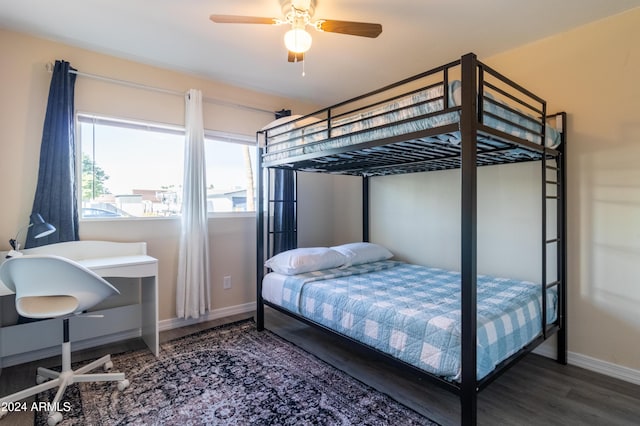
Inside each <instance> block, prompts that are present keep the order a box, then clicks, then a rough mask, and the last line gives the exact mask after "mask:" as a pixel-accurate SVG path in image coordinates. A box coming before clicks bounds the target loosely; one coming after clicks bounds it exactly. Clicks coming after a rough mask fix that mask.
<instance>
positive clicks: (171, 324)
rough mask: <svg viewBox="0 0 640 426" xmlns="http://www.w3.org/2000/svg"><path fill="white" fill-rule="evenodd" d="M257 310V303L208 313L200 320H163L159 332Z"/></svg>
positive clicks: (159, 324) (159, 325)
mask: <svg viewBox="0 0 640 426" xmlns="http://www.w3.org/2000/svg"><path fill="white" fill-rule="evenodd" d="M255 310H256V302H250V303H244V304H242V305H236V306H229V307H227V308H220V309H214V310H213V311H209V312H207V313H206V314H205V315H203V316H201V317H200V318H189V319H184V318H171V319H166V320H162V321H160V322H159V323H158V330H160V331H167V330H173V329H174V328H180V327H184V326H187V325H193V324H198V323H201V322H206V321H212V320H216V319H220V318H225V317H229V316H231V315H238V314H244V313H247V312H251V311H255Z"/></svg>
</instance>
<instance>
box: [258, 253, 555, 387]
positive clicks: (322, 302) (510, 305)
mask: <svg viewBox="0 0 640 426" xmlns="http://www.w3.org/2000/svg"><path fill="white" fill-rule="evenodd" d="M262 296H263V298H264V299H265V300H266V301H268V302H270V303H272V304H274V305H278V306H280V307H282V308H285V309H286V310H288V311H290V312H293V313H295V314H298V315H301V316H303V317H305V318H307V319H310V320H312V321H314V322H316V323H319V324H321V325H323V326H325V327H327V328H330V329H332V330H335V331H337V332H339V333H340V334H343V335H345V336H348V337H350V338H352V339H355V340H357V341H359V342H362V343H364V344H366V345H368V346H370V347H373V348H375V349H377V350H379V351H382V352H385V353H387V354H389V355H391V356H393V357H395V358H398V359H400V360H402V361H404V362H407V363H409V364H411V365H414V366H416V367H418V368H420V369H422V370H424V371H427V372H429V373H432V374H435V375H437V376H441V377H443V378H445V379H446V380H449V381H459V380H460V374H461V368H460V348H461V327H460V320H461V314H460V273H459V272H454V271H447V270H443V269H437V268H429V267H424V266H419V265H412V264H407V263H403V262H397V261H391V260H386V261H379V262H373V263H367V264H362V265H356V266H349V267H343V268H336V269H325V270H321V271H313V272H307V273H303V274H298V275H291V276H287V275H281V274H277V273H274V272H271V273H269V274H267V275H266V276H265V278H264V281H263V288H262ZM541 300H542V297H541V286H540V285H539V284H534V283H531V282H527V281H517V280H512V279H505V278H495V277H490V276H481V275H479V276H478V281H477V312H478V316H477V318H478V335H477V336H478V351H477V378H478V379H481V378H483V377H484V376H486V375H487V374H489V373H490V372H491V371H492V370H494V369H495V367H496V366H497V365H498V364H499V363H500V362H501V361H503V360H505V359H506V358H508V357H509V356H511V355H513V354H514V353H516V352H517V351H518V350H520V349H521V348H523V347H524V346H525V345H527V343H529V342H531V341H532V340H533V339H534V338H536V337H537V336H538V335H539V334H540V333H541V322H542V319H541V311H542V303H541ZM556 307H557V295H556V292H555V291H550V290H549V291H548V292H547V315H546V318H547V323H548V324H549V323H552V322H553V321H555V319H556V316H557V313H556Z"/></svg>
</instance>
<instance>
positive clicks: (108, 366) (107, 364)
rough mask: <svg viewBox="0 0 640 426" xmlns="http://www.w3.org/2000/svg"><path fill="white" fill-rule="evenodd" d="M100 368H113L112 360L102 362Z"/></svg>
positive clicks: (106, 369) (105, 369) (107, 369)
mask: <svg viewBox="0 0 640 426" xmlns="http://www.w3.org/2000/svg"><path fill="white" fill-rule="evenodd" d="M102 368H104V371H109V370H111V369H112V368H113V362H111V361H107V362H105V363H104V365H103V366H102Z"/></svg>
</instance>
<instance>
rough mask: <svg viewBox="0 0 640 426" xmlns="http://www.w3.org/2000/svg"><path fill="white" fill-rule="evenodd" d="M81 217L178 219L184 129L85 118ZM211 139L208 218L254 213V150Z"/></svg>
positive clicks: (207, 142) (208, 139) (81, 142)
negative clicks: (212, 215)
mask: <svg viewBox="0 0 640 426" xmlns="http://www.w3.org/2000/svg"><path fill="white" fill-rule="evenodd" d="M78 118H79V120H78V121H79V126H78V127H79V146H81V164H82V212H81V217H83V218H98V217H99V218H118V217H167V216H176V215H179V214H180V209H181V203H182V179H183V161H184V160H183V158H184V129H182V128H179V127H171V126H160V125H155V124H148V123H134V122H128V121H120V120H115V119H107V118H98V117H92V116H84V115H81V116H79V117H78ZM229 139H231V138H224V137H223V138H220V137H216V136H207V137H206V138H205V156H206V173H207V206H208V208H207V209H208V211H209V212H210V213H216V212H243V211H254V210H255V207H254V195H253V194H254V193H255V191H254V178H253V176H254V175H255V164H256V161H255V150H254V149H253V148H252V147H251V146H249V145H247V144H244V143H234V142H228V141H227V140H229Z"/></svg>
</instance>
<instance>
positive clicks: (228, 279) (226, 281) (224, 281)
mask: <svg viewBox="0 0 640 426" xmlns="http://www.w3.org/2000/svg"><path fill="white" fill-rule="evenodd" d="M222 287H223V288H224V289H225V290H229V289H230V288H231V276H230V275H227V276H226V277H224V278H223V279H222Z"/></svg>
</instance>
